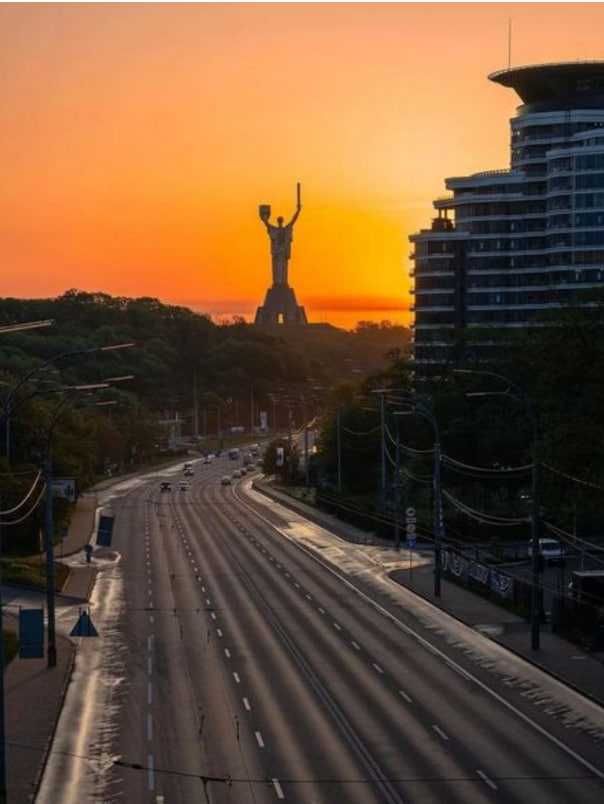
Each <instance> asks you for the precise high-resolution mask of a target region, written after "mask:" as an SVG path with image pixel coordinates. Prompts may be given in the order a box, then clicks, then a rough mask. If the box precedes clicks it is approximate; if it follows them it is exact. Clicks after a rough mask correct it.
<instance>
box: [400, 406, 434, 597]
mask: <svg viewBox="0 0 604 804" xmlns="http://www.w3.org/2000/svg"><path fill="white" fill-rule="evenodd" d="M394 401H395V402H397V403H402V404H405V405H409V407H410V408H411V410H409V411H395V414H394V415H395V416H408V415H411V414H412V413H416V414H417V415H418V416H421V417H422V418H424V419H426V420H427V421H428V422H429V423H430V424H431V426H432V430H433V432H434V461H433V469H432V489H433V495H434V506H433V532H434V597H437V598H440V596H441V586H442V584H441V578H442V566H441V553H442V542H443V538H444V532H443V531H444V521H443V501H442V487H441V480H440V432H439V428H438V422H437V421H436V417H435V416H434V414H433V413H432V411H431V410H429V409H428V408H427V407H426V406H425V405H424V404H423V403H422V402H420V401H419V400H418V399H417V398H416V397H414V396H411V395H403V396H397V397H396V398H395V400H394Z"/></svg>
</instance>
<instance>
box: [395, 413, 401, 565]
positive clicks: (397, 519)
mask: <svg viewBox="0 0 604 804" xmlns="http://www.w3.org/2000/svg"><path fill="white" fill-rule="evenodd" d="M395 418H396V459H395V460H396V473H395V480H394V483H395V486H394V490H395V494H394V499H395V506H396V509H395V512H394V546H395V549H396V550H400V549H401V523H400V512H401V440H400V431H399V424H398V416H396V417H395Z"/></svg>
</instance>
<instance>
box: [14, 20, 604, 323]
mask: <svg viewBox="0 0 604 804" xmlns="http://www.w3.org/2000/svg"><path fill="white" fill-rule="evenodd" d="M509 16H512V18H513V52H512V62H513V63H514V64H524V63H532V62H542V61H554V60H570V59H595V58H603V57H604V44H603V39H602V31H603V30H604V6H600V5H590V4H526V5H524V4H522V5H519V4H513V5H512V4H501V5H495V4H493V5H487V4H460V5H449V4H447V5H440V4H434V5H432V4H417V5H404V4H401V5H353V4H338V5H316V4H310V5H281V4H278V5H274V4H271V5H238V4H235V5H181V6H171V5H167V4H166V5H146V6H141V5H97V6H78V5H75V6H74V5H38V6H31V5H2V6H0V39H1V41H0V95H1V97H2V112H3V113H2V124H1V125H0V151H1V154H0V158H1V162H2V181H1V185H0V248H1V254H2V263H3V270H2V287H1V290H0V293H1V294H2V295H3V296H27V297H31V296H45V295H56V294H59V293H62V292H63V291H64V290H66V289H67V288H70V287H78V288H81V289H84V290H103V291H106V292H109V293H112V294H123V295H129V296H140V295H150V296H158V297H159V298H161V299H162V300H164V301H168V302H174V303H179V304H187V305H189V306H191V307H194V308H195V309H197V310H200V311H204V312H205V311H207V312H210V313H212V314H213V315H218V316H220V315H231V314H245V315H250V314H253V311H254V309H255V307H256V306H257V305H258V304H259V303H260V302H261V300H262V298H263V296H264V292H265V290H266V288H267V286H268V284H269V277H270V260H269V247H268V240H267V236H266V233H265V231H264V229H263V227H262V224H261V222H260V221H259V219H258V212H257V209H258V204H259V203H262V202H265V203H270V204H271V205H272V208H273V215H276V214H283V215H285V216H290V215H291V214H292V213H293V211H294V202H295V182H296V181H297V180H298V179H299V180H300V181H301V182H302V187H303V203H304V209H303V211H302V214H301V216H300V219H299V221H298V223H297V225H296V230H295V239H294V244H293V257H292V262H291V264H290V280H291V282H292V284H293V285H294V287H295V288H296V292H297V294H298V298H299V301H300V303H303V304H305V305H306V308H307V312H308V315H309V319H310V320H311V321H326V320H329V321H332V322H333V323H336V324H338V325H341V326H352V325H354V323H355V322H356V321H357V320H359V319H362V318H373V319H378V320H379V319H382V318H390V319H392V320H397V321H407V320H408V314H407V313H406V312H405V308H406V306H407V304H408V285H409V280H408V278H407V270H408V255H409V251H410V246H409V243H408V240H407V237H408V235H409V234H410V233H411V232H412V231H414V230H415V229H417V228H419V227H421V226H426V225H428V224H429V220H430V217H431V215H432V210H431V203H430V202H431V199H432V198H433V197H435V196H437V195H441V194H442V193H443V191H444V187H443V183H442V182H443V178H444V177H445V176H447V175H461V174H464V173H468V172H474V171H477V170H486V169H491V168H500V167H506V166H507V163H508V158H509V155H508V119H509V117H510V116H511V115H512V114H513V113H514V109H515V107H516V105H517V100H516V97H515V96H514V94H513V92H512V91H510V90H505V89H503V88H502V87H499V86H496V85H493V84H491V83H490V82H488V81H487V80H486V75H487V73H489V72H491V71H493V70H496V69H499V68H501V67H504V66H505V65H506V61H507V19H508V17H509Z"/></svg>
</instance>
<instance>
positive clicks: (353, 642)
mask: <svg viewBox="0 0 604 804" xmlns="http://www.w3.org/2000/svg"><path fill="white" fill-rule="evenodd" d="M350 644H351V645H352V647H353V648H354V649H355V650H361V646H360V645H359V644H358V642H355V641H354V639H353V640H352V642H351V643H350Z"/></svg>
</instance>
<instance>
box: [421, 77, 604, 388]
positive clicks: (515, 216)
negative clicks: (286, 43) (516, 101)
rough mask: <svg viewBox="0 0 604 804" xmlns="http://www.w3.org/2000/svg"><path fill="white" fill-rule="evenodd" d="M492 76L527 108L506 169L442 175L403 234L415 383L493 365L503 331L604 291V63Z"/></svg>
mask: <svg viewBox="0 0 604 804" xmlns="http://www.w3.org/2000/svg"><path fill="white" fill-rule="evenodd" d="M489 79H490V80H491V81H493V82H494V83H497V84H500V85H501V86H504V87H508V88H511V89H514V90H515V91H516V92H517V93H518V96H519V97H520V99H521V101H522V102H523V103H522V105H521V106H519V108H518V109H517V113H516V115H515V116H514V117H513V118H512V119H511V121H510V127H511V139H510V164H509V167H507V168H505V169H503V170H488V171H481V172H477V173H473V174H472V175H468V176H452V177H450V178H447V179H445V186H446V188H447V189H448V190H449V191H451V192H450V195H447V196H445V197H440V198H437V199H435V201H434V203H433V206H434V208H435V209H436V210H437V212H438V217H437V218H435V219H434V220H433V222H432V228H431V229H421V230H420V231H419V232H416V233H415V234H412V235H411V236H410V240H411V242H412V243H413V245H414V252H413V254H412V255H411V256H412V259H413V261H414V265H413V267H412V269H411V276H412V277H413V278H414V281H415V285H414V287H413V288H412V290H411V292H412V293H413V294H414V295H415V305H414V308H413V309H414V312H415V322H414V325H413V330H414V339H413V348H414V359H415V365H416V374H417V376H418V377H421V376H424V377H427V376H429V375H436V376H439V375H440V374H441V373H442V371H443V369H446V367H447V366H450V365H460V364H463V363H466V362H468V361H471V362H476V361H477V362H491V361H492V360H497V359H499V358H498V355H499V357H500V350H501V346H502V345H504V344H505V342H506V338H508V335H506V333H510V332H511V331H512V330H518V329H522V328H527V327H531V326H538V325H540V326H542V325H543V322H544V320H545V319H546V318H547V316H550V317H551V315H552V314H554V315H555V314H556V310H559V309H560V308H561V307H562V306H569V305H580V304H585V303H589V298H590V294H591V295H592V296H593V292H594V291H596V290H598V289H601V288H603V287H604V61H591V62H570V63H557V64H538V65H532V66H527V67H514V68H510V69H507V70H500V71H498V72H495V73H492V74H491V75H490V76H489ZM498 350H499V351H498Z"/></svg>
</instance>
